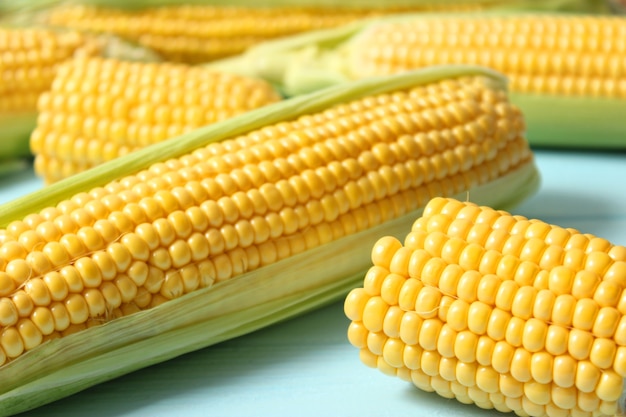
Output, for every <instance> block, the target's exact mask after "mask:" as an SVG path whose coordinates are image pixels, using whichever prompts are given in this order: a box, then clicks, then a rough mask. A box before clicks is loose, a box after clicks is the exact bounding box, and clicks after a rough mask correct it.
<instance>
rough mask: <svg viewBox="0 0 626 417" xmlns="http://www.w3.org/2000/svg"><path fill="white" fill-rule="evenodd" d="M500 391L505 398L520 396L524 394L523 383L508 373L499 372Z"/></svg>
mask: <svg viewBox="0 0 626 417" xmlns="http://www.w3.org/2000/svg"><path fill="white" fill-rule="evenodd" d="M499 382H500V392H502V394H504V395H505V396H506V397H507V399H514V398H520V397H521V396H522V395H523V394H524V384H523V383H522V382H520V381H517V380H516V379H515V378H513V377H512V376H511V374H509V373H504V374H500V380H499Z"/></svg>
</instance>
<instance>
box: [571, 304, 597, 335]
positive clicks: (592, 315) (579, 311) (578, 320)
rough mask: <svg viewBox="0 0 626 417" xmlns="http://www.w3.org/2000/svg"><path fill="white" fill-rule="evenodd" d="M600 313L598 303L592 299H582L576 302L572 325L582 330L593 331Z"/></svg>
mask: <svg viewBox="0 0 626 417" xmlns="http://www.w3.org/2000/svg"><path fill="white" fill-rule="evenodd" d="M599 311H600V308H599V306H598V303H596V302H595V301H594V300H592V299H588V298H587V299H580V300H578V301H577V302H576V307H575V309H574V315H573V318H572V325H573V326H574V327H575V328H577V329H581V330H585V331H591V329H592V328H593V325H594V323H595V321H596V317H597V315H598V313H599Z"/></svg>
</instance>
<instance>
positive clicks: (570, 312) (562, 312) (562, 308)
mask: <svg viewBox="0 0 626 417" xmlns="http://www.w3.org/2000/svg"><path fill="white" fill-rule="evenodd" d="M575 309H576V299H575V298H574V297H573V296H572V295H569V294H562V295H559V296H557V297H556V300H555V301H554V305H553V307H552V320H551V321H552V323H554V324H557V325H559V326H564V327H570V326H571V325H572V321H573V319H574V311H575Z"/></svg>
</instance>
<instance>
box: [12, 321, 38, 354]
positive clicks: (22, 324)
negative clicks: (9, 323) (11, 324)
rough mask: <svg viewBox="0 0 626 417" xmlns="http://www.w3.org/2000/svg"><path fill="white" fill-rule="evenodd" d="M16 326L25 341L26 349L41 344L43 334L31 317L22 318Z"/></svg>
mask: <svg viewBox="0 0 626 417" xmlns="http://www.w3.org/2000/svg"><path fill="white" fill-rule="evenodd" d="M15 327H16V329H17V331H18V333H19V335H20V338H21V339H22V342H23V343H24V349H25V350H30V349H33V348H35V347H37V346H39V345H40V344H41V341H42V339H43V335H42V334H41V332H40V331H39V329H38V328H37V326H35V325H34V324H33V322H32V321H31V320H30V319H28V318H25V319H21V320H20V321H18V322H17V324H16V325H15Z"/></svg>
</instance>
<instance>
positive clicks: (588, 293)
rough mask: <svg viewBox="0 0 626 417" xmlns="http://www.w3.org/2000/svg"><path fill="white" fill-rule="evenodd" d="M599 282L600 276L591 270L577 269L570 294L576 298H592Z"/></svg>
mask: <svg viewBox="0 0 626 417" xmlns="http://www.w3.org/2000/svg"><path fill="white" fill-rule="evenodd" d="M599 284H600V276H598V275H597V274H595V273H593V272H591V271H586V270H582V271H578V272H577V273H576V276H575V277H574V283H573V285H572V291H571V294H572V295H573V296H574V297H576V298H577V299H579V300H580V299H584V298H593V295H594V293H595V290H596V288H597V287H598V285H599Z"/></svg>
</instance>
